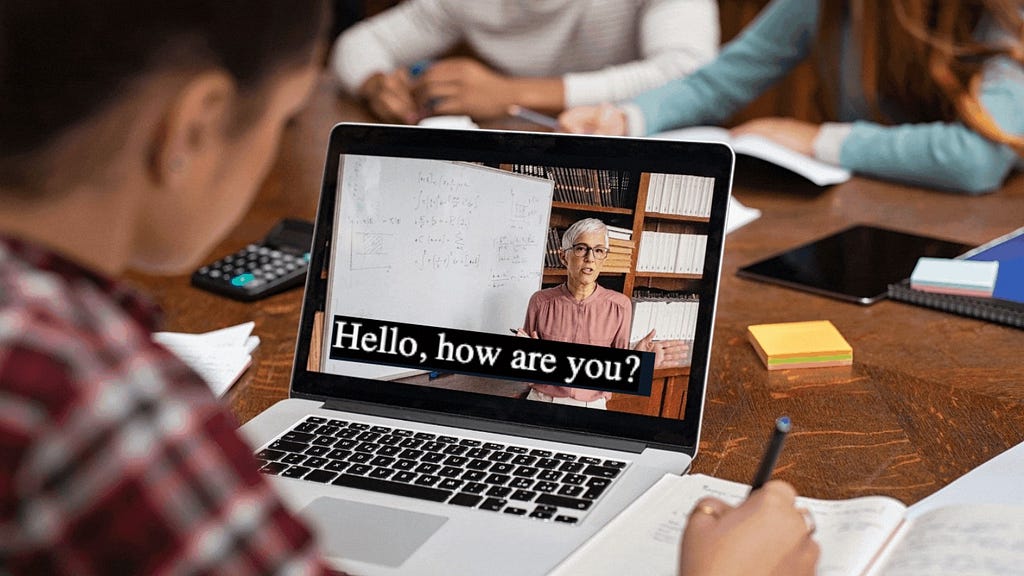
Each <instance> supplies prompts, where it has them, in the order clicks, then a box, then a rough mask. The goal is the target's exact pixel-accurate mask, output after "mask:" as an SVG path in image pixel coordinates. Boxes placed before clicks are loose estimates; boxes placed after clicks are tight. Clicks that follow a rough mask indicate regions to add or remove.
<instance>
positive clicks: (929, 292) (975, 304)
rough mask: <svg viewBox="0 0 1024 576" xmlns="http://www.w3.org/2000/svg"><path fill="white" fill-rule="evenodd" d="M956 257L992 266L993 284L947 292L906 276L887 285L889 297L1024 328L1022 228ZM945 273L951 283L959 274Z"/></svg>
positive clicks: (1023, 246)
mask: <svg viewBox="0 0 1024 576" xmlns="http://www.w3.org/2000/svg"><path fill="white" fill-rule="evenodd" d="M957 260H961V261H967V262H976V263H988V264H990V265H994V266H992V267H993V268H995V269H996V270H997V273H996V274H995V277H994V284H992V285H991V286H989V285H988V284H985V285H984V287H983V288H982V289H981V290H980V291H981V292H987V294H985V295H984V296H978V295H965V294H963V293H959V294H958V293H950V292H951V291H950V290H949V289H948V286H946V289H945V290H943V289H941V288H940V289H939V290H936V289H935V287H934V286H928V285H927V284H926V283H922V282H921V281H920V278H919V279H918V281H917V282H912V280H911V279H909V278H908V279H907V280H904V281H903V282H900V283H898V284H892V285H890V286H889V297H890V298H892V299H894V300H902V301H904V302H909V303H911V304H916V305H918V306H926V307H928V308H935V309H937V310H944V311H946V312H952V313H954V314H960V315H962V316H970V317H972V318H980V319H982V320H988V321H991V322H998V323H1000V324H1006V325H1008V326H1015V327H1017V328H1024V228H1018V229H1017V230H1014V231H1013V232H1010V233H1009V234H1006V235H1005V236H1001V237H999V238H996V239H995V240H993V241H991V242H988V243H986V244H983V245H982V246H979V247H977V248H975V249H974V250H971V251H970V252H967V253H966V254H963V255H961V256H959V257H958V258H957ZM997 263H998V264H997ZM944 265H946V266H948V264H944ZM946 276H947V280H949V279H953V283H957V281H956V278H958V277H960V276H962V274H956V275H948V274H947V275H946ZM986 278H988V277H986ZM933 280H934V278H933ZM986 281H987V280H986ZM948 283H949V282H948V281H947V284H948ZM961 283H962V282H961ZM938 292H945V293H938Z"/></svg>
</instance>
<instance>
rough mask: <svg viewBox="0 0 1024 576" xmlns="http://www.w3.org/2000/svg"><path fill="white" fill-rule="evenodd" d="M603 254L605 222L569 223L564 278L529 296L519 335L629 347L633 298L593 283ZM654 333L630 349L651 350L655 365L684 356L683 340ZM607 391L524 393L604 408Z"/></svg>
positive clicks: (543, 388)
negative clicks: (563, 281) (553, 285)
mask: <svg viewBox="0 0 1024 576" xmlns="http://www.w3.org/2000/svg"><path fill="white" fill-rule="evenodd" d="M608 253H609V248H608V227H607V226H606V225H605V224H604V222H602V221H600V220H598V219H597V218H585V219H583V220H579V221H577V222H576V223H574V224H573V225H572V226H570V227H569V229H568V230H566V231H565V233H564V234H563V235H562V246H561V250H559V252H558V258H559V260H561V262H562V264H564V265H565V269H566V273H567V277H566V281H565V283H563V284H559V285H558V286H555V287H554V288H547V289H545V290H540V291H538V292H536V293H534V295H533V296H531V297H530V303H529V304H528V305H527V307H526V320H524V321H523V327H522V328H521V329H520V331H519V334H520V335H521V336H530V337H532V338H540V339H542V340H555V341H558V342H575V343H578V344H589V345H593V346H607V347H610V348H628V347H629V332H630V322H631V320H632V313H633V312H632V302H631V301H630V299H629V297H628V296H626V295H625V294H622V293H621V292H616V291H614V290H609V289H607V288H604V287H603V286H601V285H600V284H598V283H597V278H598V277H599V276H600V275H601V269H602V268H603V267H604V262H605V260H606V259H607V258H608ZM654 336H655V333H654V331H653V330H652V331H651V332H650V333H649V334H647V335H646V336H644V338H643V339H642V340H640V341H639V342H637V345H636V346H635V347H634V348H635V349H636V350H640V351H643V352H654V353H655V366H659V365H667V364H670V363H678V362H679V361H680V360H681V359H682V358H684V357H685V355H686V343H685V342H683V341H681V340H672V341H655V340H654ZM659 367H660V366H659ZM611 396H612V394H611V392H607V391H603V390H589V389H582V388H569V387H566V386H553V385H549V384H534V385H532V386H531V388H530V394H529V395H528V396H527V398H528V399H530V400H537V401H540V402H554V403H557V404H569V405H572V406H586V407H588V408H597V409H602V410H603V409H605V408H606V404H607V402H608V399H609V398H611Z"/></svg>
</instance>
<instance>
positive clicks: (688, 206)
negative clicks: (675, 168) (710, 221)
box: [644, 173, 715, 218]
mask: <svg viewBox="0 0 1024 576" xmlns="http://www.w3.org/2000/svg"><path fill="white" fill-rule="evenodd" d="M647 182H648V184H647V202H646V204H645V206H644V209H645V210H646V211H647V212H655V213H659V214H676V215H680V216H695V217H698V218H708V217H710V216H711V197H712V193H713V192H714V189H715V179H714V178H706V177H703V176H688V175H685V174H660V173H653V174H651V175H650V177H649V178H648V180H647Z"/></svg>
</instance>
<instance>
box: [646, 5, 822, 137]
mask: <svg viewBox="0 0 1024 576" xmlns="http://www.w3.org/2000/svg"><path fill="white" fill-rule="evenodd" d="M817 7H818V3H817V2H811V3H806V2H804V1H803V0H776V1H775V2H773V3H772V4H770V5H769V6H768V7H767V8H765V9H764V11H763V12H762V13H761V14H760V15H759V16H758V17H757V19H756V20H755V21H754V22H753V23H752V24H751V25H750V26H748V27H747V28H746V29H745V30H744V31H743V33H742V34H740V36H739V37H737V38H736V39H735V40H733V41H732V42H730V43H729V44H728V45H726V47H725V48H724V49H723V50H722V52H721V54H719V56H718V57H717V58H716V59H715V60H714V61H712V62H711V63H709V64H707V65H706V66H703V67H702V68H700V69H699V70H697V71H696V72H694V73H693V74H691V75H690V76H687V77H685V78H681V79H678V80H674V81H672V82H670V83H668V84H666V85H664V86H662V87H660V88H657V89H655V90H651V91H649V92H645V93H644V94H641V95H640V96H638V97H637V98H636V99H634V100H633V104H635V105H636V107H637V109H639V111H640V112H641V114H642V116H643V119H644V125H645V133H654V132H661V131H664V130H667V129H669V128H674V127H678V126H690V125H694V124H719V123H722V122H724V121H725V120H727V119H728V118H729V117H730V116H732V115H733V114H735V113H736V112H737V111H739V109H740V108H742V107H743V106H744V105H746V104H747V103H749V102H751V101H753V100H754V99H755V98H756V97H757V96H758V95H760V94H761V93H762V92H763V91H764V90H766V89H767V88H768V87H769V86H771V85H772V84H773V83H775V82H776V81H778V80H779V79H781V78H782V77H784V76H785V75H786V74H787V73H788V72H789V71H790V70H791V69H792V68H793V67H795V66H796V65H797V64H799V63H800V62H801V61H803V60H804V58H805V57H806V56H807V54H808V53H809V50H810V45H811V42H812V40H813V34H814V31H815V27H816V23H817V12H818V8H817Z"/></svg>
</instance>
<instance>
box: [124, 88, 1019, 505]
mask: <svg viewBox="0 0 1024 576" xmlns="http://www.w3.org/2000/svg"><path fill="white" fill-rule="evenodd" d="M367 119H368V117H367V116H366V112H365V111H364V110H362V109H361V108H360V107H359V106H357V105H355V104H353V103H351V102H347V101H344V100H341V99H339V98H337V97H336V96H335V94H334V92H333V90H332V89H331V88H330V87H329V86H328V85H327V84H326V83H325V84H324V85H323V86H321V88H320V89H319V91H318V92H317V94H316V95H315V98H314V100H313V102H312V103H311V105H310V106H309V108H308V109H307V110H305V111H304V112H303V114H302V115H301V116H300V117H299V118H297V119H296V120H295V121H294V122H293V124H292V125H291V126H290V127H289V128H288V130H287V131H286V134H285V138H284V141H283V142H282V146H281V151H280V157H279V159H278V162H277V164H276V166H275V168H274V169H273V171H272V173H271V175H270V176H269V178H268V180H267V182H266V183H265V185H264V186H263V189H262V191H261V193H260V195H259V197H258V198H257V200H256V203H255V205H254V207H253V209H252V210H251V212H250V213H249V214H248V215H247V216H246V217H245V219H244V220H243V221H242V222H241V224H240V225H239V226H238V227H237V228H236V229H235V230H234V231H233V232H232V234H231V235H230V237H229V238H227V239H226V240H225V241H224V242H222V243H221V244H220V245H219V246H218V247H217V248H216V250H215V251H214V253H212V254H211V255H210V258H215V257H220V256H222V255H224V254H227V253H229V252H232V251H234V250H237V249H238V248H240V247H242V246H244V245H245V244H247V243H248V242H250V241H252V240H253V239H256V238H259V237H262V236H263V235H264V234H265V233H266V232H267V231H268V230H269V229H270V227H271V226H272V225H273V224H274V222H276V221H277V219H278V218H280V217H283V216H293V217H304V218H310V219H311V218H312V217H313V216H314V213H315V208H316V203H317V195H318V194H319V189H320V177H321V172H322V169H323V162H324V151H325V148H326V146H325V145H326V140H327V136H328V132H329V129H330V127H331V126H332V125H333V124H334V123H335V122H338V121H342V120H367ZM735 195H736V196H737V198H738V199H739V200H740V201H741V202H743V203H744V204H747V205H749V206H752V207H755V208H759V209H760V210H762V212H763V215H762V217H761V218H760V219H759V220H757V221H755V222H753V223H751V224H749V225H747V226H745V227H744V228H741V229H740V230H738V231H736V232H733V233H732V234H730V235H729V237H728V239H727V241H726V249H725V261H724V268H723V271H722V283H721V293H720V300H719V305H718V317H717V320H716V325H715V338H714V344H713V346H712V354H711V371H710V375H709V381H708V393H707V407H706V411H705V422H704V426H703V433H702V437H701V444H700V451H699V454H698V456H697V458H696V460H695V462H694V466H693V471H695V472H701V473H705V474H711V475H714V476H719V477H722V478H726V479H730V480H737V481H742V482H749V481H750V480H751V479H752V477H753V474H754V471H755V469H756V467H757V464H758V461H759V459H760V457H761V454H762V450H763V448H764V445H765V442H766V440H767V437H768V432H769V427H770V425H771V422H772V421H773V420H774V419H775V417H776V416H778V415H780V414H788V415H790V416H791V417H792V419H793V421H794V431H793V433H792V434H791V435H790V439H789V440H788V441H787V445H786V449H785V450H784V451H783V454H782V456H781V458H780V460H779V463H778V468H777V472H776V476H777V477H779V478H783V479H785V480H788V481H789V482H791V483H793V484H794V485H795V486H796V487H797V489H798V490H799V491H800V492H801V493H803V494H805V495H808V496H813V497H819V498H844V497H852V496H859V495H866V494H886V495H890V496H893V497H895V498H898V499H900V500H902V501H904V502H906V503H908V504H910V503H913V502H916V501H917V500H919V499H921V498H923V497H925V496H927V495H929V494H931V493H932V492H934V491H935V490H937V489H939V488H941V487H942V486H944V485H945V484H947V483H949V482H950V481H951V480H953V479H954V478H956V477H957V476H959V475H961V474H963V473H965V472H967V471H968V470H970V469H971V468H973V467H975V466H977V465H979V464H981V463H982V462H984V461H985V460H987V459H989V458H991V457H992V456H995V455H996V454H998V453H999V452H1001V451H1003V450H1005V449H1007V448H1009V447H1010V446H1013V445H1014V444H1017V443H1019V442H1021V441H1024V402H1022V401H1024V331H1021V330H1015V329H1011V328H1006V327H1002V326H999V325H995V324H989V323H986V322H982V321H978V320H971V319H966V318H960V317H957V316H953V315H950V314H945V313H941V312H937V311H931V310H927V309H922V308H917V307H913V306H910V305H907V304H901V303H897V302H887V301H883V302H881V303H879V304H876V305H873V306H869V307H863V306H859V305H855V304H846V303H842V302H839V301H835V300H830V299H827V298H824V297H820V296H815V295H811V294H805V293H801V292H797V291H795V290H790V289H786V288H781V287H775V286H770V285H766V284H760V283H757V282H752V281H749V280H744V279H740V278H738V277H736V275H735V272H736V269H737V268H739V267H740V266H743V265H745V264H747V263H750V262H753V261H755V260H757V259H760V258H763V257H765V256H768V255H770V254H773V253H776V252H779V251H782V250H784V249H786V248H789V247H791V246H794V245H797V244H801V243H803V242H805V241H807V240H810V239H812V238H815V237H818V236H823V235H825V234H827V233H830V232H832V231H835V230H838V229H840V228H843V227H845V226H846V225H848V224H852V223H856V222H867V223H872V224H878V225H883V226H888V227H893V228H899V229H905V230H910V231H914V232H919V233H924V234H929V235H935V236H940V237H946V238H950V239H953V240H958V241H961V242H965V243H970V244H977V243H981V242H984V241H987V240H990V239H992V238H994V237H996V236H999V235H1001V234H1003V233H1006V232H1008V231H1010V230H1012V229H1015V228H1017V227H1018V226H1021V225H1024V175H1018V176H1015V177H1013V178H1012V179H1011V180H1010V181H1009V182H1008V183H1007V185H1006V186H1005V188H1004V189H1003V190H1001V191H999V192H997V193H995V194H991V195H987V196H984V197H980V198H967V197H962V196H955V195H951V194H945V193H941V192H934V191H927V190H919V189H914V188H911V187H906V186H898V185H894V184H891V183H884V182H878V181H872V180H866V179H861V178H855V179H853V180H851V181H850V182H847V183H846V184H843V185H840V186H836V187H833V188H831V189H829V190H826V191H824V192H820V191H816V190H815V191H813V193H810V192H808V191H807V190H806V189H805V188H802V189H800V187H799V186H796V185H795V183H791V182H787V181H785V180H782V181H779V180H777V179H774V180H771V181H765V180H764V178H761V181H758V177H757V175H756V174H753V173H744V172H743V170H739V171H738V172H737V184H736V187H735ZM131 279H132V280H133V281H135V282H137V283H139V284H142V285H143V286H144V287H145V288H146V289H147V290H149V291H150V292H152V293H153V294H155V296H156V298H157V299H158V301H159V302H160V303H161V304H162V305H163V306H164V307H165V309H166V312H167V329H169V330H177V331H187V332H203V331H207V330H213V329H216V328H221V327H224V326H228V325H232V324H236V323H239V322H244V321H247V320H255V322H256V329H255V332H256V333H257V334H258V335H259V336H260V338H261V339H262V341H263V344H262V345H261V346H260V348H259V349H258V350H257V352H256V354H255V355H254V366H253V368H252V369H250V370H249V372H248V373H247V374H246V375H245V376H243V378H242V380H241V381H240V382H239V383H238V384H237V385H236V386H235V387H234V388H233V389H232V390H231V391H229V392H228V394H227V396H226V400H227V401H228V402H230V404H231V406H232V409H233V410H234V411H235V413H236V414H237V416H238V418H239V420H240V421H243V422H244V421H246V420H248V419H250V418H252V417H253V416H254V415H256V414H257V413H258V412H260V411H261V410H263V409H265V408H267V407H268V406H270V405H271V404H273V403H274V402H276V401H278V400H280V399H283V398H285V397H286V395H287V387H288V380H289V377H290V370H291V362H292V352H293V347H294V344H295V338H296V328H297V323H298V317H299V307H300V305H301V294H300V291H292V292H289V293H286V294H281V295H278V296H274V297H272V298H269V299H267V300H264V301H261V302H258V303H253V304H243V303H237V302H233V301H229V300H226V299H224V298H220V297H217V296H213V295H210V294H207V293H205V292H201V291H199V290H196V289H193V288H191V287H190V286H189V284H188V277H187V276H180V277H174V278H161V279H157V278H148V277H142V276H132V277H131ZM810 319H828V320H831V321H832V322H833V323H834V324H835V325H836V326H837V327H838V328H839V330H840V331H841V332H842V333H843V335H844V336H846V338H847V339H848V340H849V341H850V343H851V344H852V345H853V348H854V364H853V366H852V367H843V368H821V369H805V370H790V371H773V372H768V371H767V370H765V369H764V367H763V365H762V364H761V362H760V360H759V359H758V358H757V356H756V354H755V353H754V350H753V348H752V347H751V346H750V344H749V343H748V342H747V340H746V337H745V330H746V327H747V326H748V325H750V324H758V323H764V322H783V321H796V320H810Z"/></svg>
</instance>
